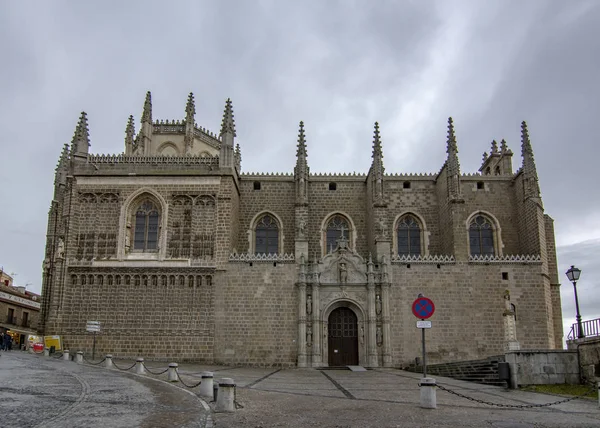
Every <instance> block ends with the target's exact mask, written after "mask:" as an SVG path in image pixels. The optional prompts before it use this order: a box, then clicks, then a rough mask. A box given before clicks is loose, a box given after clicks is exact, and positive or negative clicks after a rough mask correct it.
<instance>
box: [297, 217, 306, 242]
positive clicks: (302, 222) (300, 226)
mask: <svg viewBox="0 0 600 428" xmlns="http://www.w3.org/2000/svg"><path fill="white" fill-rule="evenodd" d="M305 233H306V220H304V219H303V218H301V219H300V221H299V222H298V238H304V236H305Z"/></svg>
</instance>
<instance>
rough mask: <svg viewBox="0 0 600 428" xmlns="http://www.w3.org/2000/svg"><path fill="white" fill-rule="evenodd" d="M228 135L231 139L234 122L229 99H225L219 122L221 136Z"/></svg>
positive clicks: (233, 132) (233, 131)
mask: <svg viewBox="0 0 600 428" xmlns="http://www.w3.org/2000/svg"><path fill="white" fill-rule="evenodd" d="M225 134H230V135H232V136H233V137H235V136H236V134H235V121H234V120H233V107H232V105H231V99H229V98H227V101H226V102H225V111H224V112H223V121H222V122H221V136H224V135H225Z"/></svg>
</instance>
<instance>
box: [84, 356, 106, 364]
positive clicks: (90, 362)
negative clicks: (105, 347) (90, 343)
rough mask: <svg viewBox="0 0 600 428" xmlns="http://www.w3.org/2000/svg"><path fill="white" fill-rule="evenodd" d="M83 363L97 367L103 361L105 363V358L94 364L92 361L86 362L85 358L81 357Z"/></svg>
mask: <svg viewBox="0 0 600 428" xmlns="http://www.w3.org/2000/svg"><path fill="white" fill-rule="evenodd" d="M83 361H85V362H86V363H88V364H91V365H92V366H98V365H100V364H102V363H103V362H104V361H106V357H104V358H102V360H100V361H99V362H97V363H94V362H92V361H89V360H88V359H87V358H85V357H83Z"/></svg>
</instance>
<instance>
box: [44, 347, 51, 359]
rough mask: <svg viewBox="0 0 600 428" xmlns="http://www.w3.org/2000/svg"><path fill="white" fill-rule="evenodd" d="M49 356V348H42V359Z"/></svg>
mask: <svg viewBox="0 0 600 428" xmlns="http://www.w3.org/2000/svg"><path fill="white" fill-rule="evenodd" d="M49 356H50V348H44V357H49Z"/></svg>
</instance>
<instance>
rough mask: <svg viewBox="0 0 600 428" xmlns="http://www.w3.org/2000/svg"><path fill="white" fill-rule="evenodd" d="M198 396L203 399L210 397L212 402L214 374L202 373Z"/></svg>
mask: <svg viewBox="0 0 600 428" xmlns="http://www.w3.org/2000/svg"><path fill="white" fill-rule="evenodd" d="M198 395H200V396H202V397H209V398H210V399H211V400H213V399H214V397H213V395H214V394H213V373H212V372H202V383H201V384H200V387H199V388H198Z"/></svg>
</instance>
